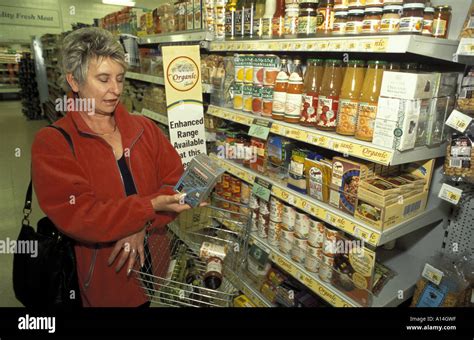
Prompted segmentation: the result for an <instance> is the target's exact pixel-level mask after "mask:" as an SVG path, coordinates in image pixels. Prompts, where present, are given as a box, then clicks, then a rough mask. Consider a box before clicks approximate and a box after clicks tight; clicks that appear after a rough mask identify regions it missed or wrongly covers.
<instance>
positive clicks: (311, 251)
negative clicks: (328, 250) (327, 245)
mask: <svg viewBox="0 0 474 340" xmlns="http://www.w3.org/2000/svg"><path fill="white" fill-rule="evenodd" d="M322 256H323V252H322V250H321V248H315V247H312V246H310V245H308V248H307V250H306V258H305V263H304V267H305V268H306V269H308V270H309V271H310V272H313V273H317V272H318V270H319V266H320V262H321V261H322Z"/></svg>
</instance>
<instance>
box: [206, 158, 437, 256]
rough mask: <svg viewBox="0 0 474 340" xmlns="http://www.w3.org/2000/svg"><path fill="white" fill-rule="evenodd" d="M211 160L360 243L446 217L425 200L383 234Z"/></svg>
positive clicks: (227, 163) (244, 171)
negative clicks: (420, 208)
mask: <svg viewBox="0 0 474 340" xmlns="http://www.w3.org/2000/svg"><path fill="white" fill-rule="evenodd" d="M211 157H212V158H214V159H215V160H216V161H217V162H218V164H219V166H221V167H222V168H223V169H225V170H226V171H228V172H229V173H230V174H232V175H234V176H236V177H238V178H240V179H242V180H244V181H246V182H247V183H250V184H253V182H254V180H255V177H257V176H258V177H261V178H263V179H264V180H265V181H267V182H269V183H271V184H272V189H271V194H272V195H273V196H275V197H277V198H279V199H281V200H282V201H284V202H286V203H288V204H291V205H293V206H295V207H297V208H298V209H301V210H303V211H305V212H306V213H308V214H310V215H311V216H314V217H316V218H318V219H320V220H322V221H324V222H326V223H328V224H330V225H332V226H334V227H336V228H338V229H340V230H342V231H344V232H346V233H348V234H350V235H352V236H354V237H356V238H358V239H361V240H363V241H364V242H366V243H368V244H370V245H372V246H374V247H377V246H380V245H383V244H385V243H387V242H390V241H392V240H396V239H397V238H400V237H402V236H404V235H407V234H409V233H412V232H414V231H415V230H418V229H420V228H423V227H425V226H428V225H430V224H433V223H436V222H438V221H441V220H443V219H445V217H446V213H445V209H442V208H441V206H440V205H438V204H441V203H440V202H439V200H436V201H435V203H433V202H431V201H432V200H428V206H427V208H426V209H425V211H423V212H422V213H420V214H418V215H417V216H415V217H413V218H411V219H408V220H406V221H404V222H402V223H400V224H397V225H395V226H393V227H390V228H389V229H388V230H386V231H381V230H379V229H376V228H373V227H372V226H369V225H367V224H365V223H364V222H362V221H360V220H358V219H355V218H354V217H353V216H351V215H349V214H346V213H344V212H342V211H340V210H339V209H336V208H334V207H332V206H330V205H329V204H326V203H324V202H321V201H318V200H316V199H314V198H312V197H309V196H307V195H304V194H301V193H298V192H296V191H295V190H292V189H290V188H287V187H286V186H284V185H282V184H280V183H277V182H275V181H273V180H271V179H270V178H268V177H265V176H263V175H261V174H258V173H256V172H254V171H252V170H250V169H247V168H244V167H243V166H241V165H239V164H236V163H233V162H231V161H228V160H225V159H221V158H217V157H216V156H215V155H211Z"/></svg>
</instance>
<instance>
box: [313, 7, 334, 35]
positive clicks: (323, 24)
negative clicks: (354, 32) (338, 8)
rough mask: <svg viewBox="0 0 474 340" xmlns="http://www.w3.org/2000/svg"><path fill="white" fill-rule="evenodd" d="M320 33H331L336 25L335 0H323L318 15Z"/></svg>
mask: <svg viewBox="0 0 474 340" xmlns="http://www.w3.org/2000/svg"><path fill="white" fill-rule="evenodd" d="M316 26H317V31H318V33H323V34H327V33H331V32H332V28H333V26H334V0H321V2H320V3H319V6H318V16H317V22H316Z"/></svg>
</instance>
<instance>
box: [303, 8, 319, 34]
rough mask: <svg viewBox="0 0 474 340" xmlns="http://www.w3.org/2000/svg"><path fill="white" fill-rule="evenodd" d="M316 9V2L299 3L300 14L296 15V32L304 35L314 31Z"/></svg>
mask: <svg viewBox="0 0 474 340" xmlns="http://www.w3.org/2000/svg"><path fill="white" fill-rule="evenodd" d="M317 9H318V3H317V2H315V1H314V2H302V3H301V4H300V15H299V17H298V34H299V35H302V36H305V35H311V34H315V33H316V27H317V26H316V22H317V20H316V18H317V13H316V10H317Z"/></svg>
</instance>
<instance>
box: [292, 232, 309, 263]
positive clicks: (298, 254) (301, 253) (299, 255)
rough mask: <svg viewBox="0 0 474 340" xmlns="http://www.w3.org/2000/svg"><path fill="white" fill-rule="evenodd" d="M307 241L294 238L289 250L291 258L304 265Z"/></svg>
mask: <svg viewBox="0 0 474 340" xmlns="http://www.w3.org/2000/svg"><path fill="white" fill-rule="evenodd" d="M307 247H308V241H307V240H304V239H300V238H298V237H296V235H295V239H294V241H293V248H292V249H291V258H292V259H293V261H296V262H298V263H304V262H305V258H306V251H307Z"/></svg>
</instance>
